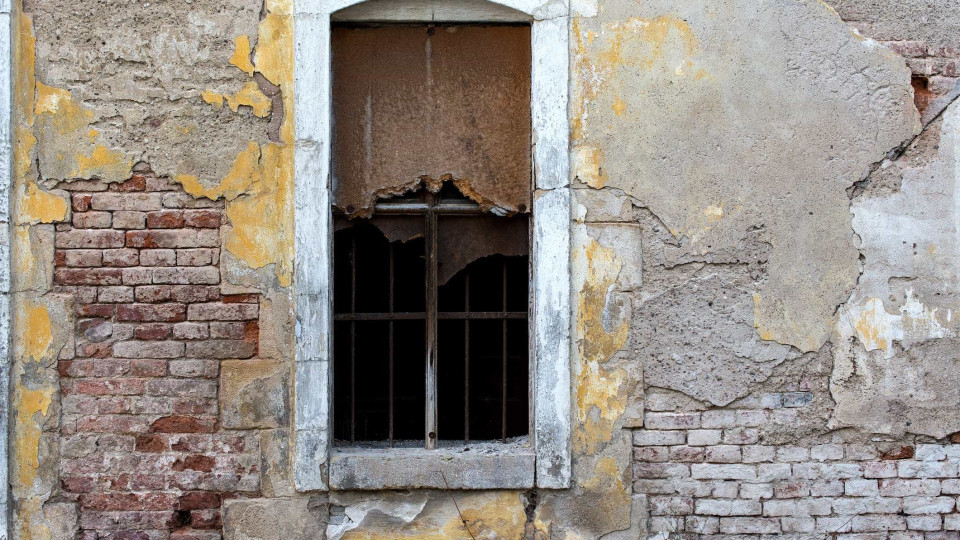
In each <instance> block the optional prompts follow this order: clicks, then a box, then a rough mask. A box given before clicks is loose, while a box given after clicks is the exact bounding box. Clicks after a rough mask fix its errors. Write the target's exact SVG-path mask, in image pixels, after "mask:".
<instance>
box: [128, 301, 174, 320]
mask: <svg viewBox="0 0 960 540" xmlns="http://www.w3.org/2000/svg"><path fill="white" fill-rule="evenodd" d="M186 314H187V309H186V306H185V305H183V304H129V305H121V306H118V307H117V319H118V320H120V321H144V322H151V321H157V322H179V321H183V320H185V319H186Z"/></svg>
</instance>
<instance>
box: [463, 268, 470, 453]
mask: <svg viewBox="0 0 960 540" xmlns="http://www.w3.org/2000/svg"><path fill="white" fill-rule="evenodd" d="M463 291H464V292H463V311H464V312H466V313H470V272H469V271H468V272H467V274H466V275H465V276H464V285H463ZM463 442H464V443H468V444H469V443H470V317H465V318H464V319H463Z"/></svg>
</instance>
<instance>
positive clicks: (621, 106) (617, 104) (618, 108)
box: [611, 96, 627, 116]
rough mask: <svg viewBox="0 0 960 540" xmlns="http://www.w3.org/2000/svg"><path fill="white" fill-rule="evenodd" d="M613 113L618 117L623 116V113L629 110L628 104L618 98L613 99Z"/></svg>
mask: <svg viewBox="0 0 960 540" xmlns="http://www.w3.org/2000/svg"><path fill="white" fill-rule="evenodd" d="M611 108H612V109H613V113H614V114H616V115H617V116H623V113H624V112H626V110H627V103H626V102H625V101H623V99H621V98H620V96H617V97H615V98H614V99H613V105H612V106H611Z"/></svg>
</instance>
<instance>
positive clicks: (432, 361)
mask: <svg viewBox="0 0 960 540" xmlns="http://www.w3.org/2000/svg"><path fill="white" fill-rule="evenodd" d="M436 202H437V196H436V195H435V194H433V193H431V194H429V195H428V204H429V208H428V209H427V212H426V216H425V219H426V242H425V246H426V250H427V257H426V265H427V283H426V285H427V290H426V309H427V358H426V372H427V377H426V379H427V380H426V384H427V388H426V407H425V408H426V414H425V416H426V429H425V431H426V434H425V435H426V436H425V441H424V445H425V447H426V449H427V450H435V449H436V448H437V438H438V437H437V251H438V247H439V246H438V244H437V214H436V213H435V212H434V206H435V205H436Z"/></svg>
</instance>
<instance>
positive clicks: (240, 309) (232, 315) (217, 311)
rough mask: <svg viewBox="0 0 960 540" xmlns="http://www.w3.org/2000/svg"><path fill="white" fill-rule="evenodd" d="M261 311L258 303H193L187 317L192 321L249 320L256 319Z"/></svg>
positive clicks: (188, 309)
mask: <svg viewBox="0 0 960 540" xmlns="http://www.w3.org/2000/svg"><path fill="white" fill-rule="evenodd" d="M259 312H260V306H259V305H258V304H223V303H219V302H212V303H208V304H191V305H190V307H188V308H187V318H188V319H189V320H191V321H249V320H255V319H256V318H257V316H258V314H259Z"/></svg>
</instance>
